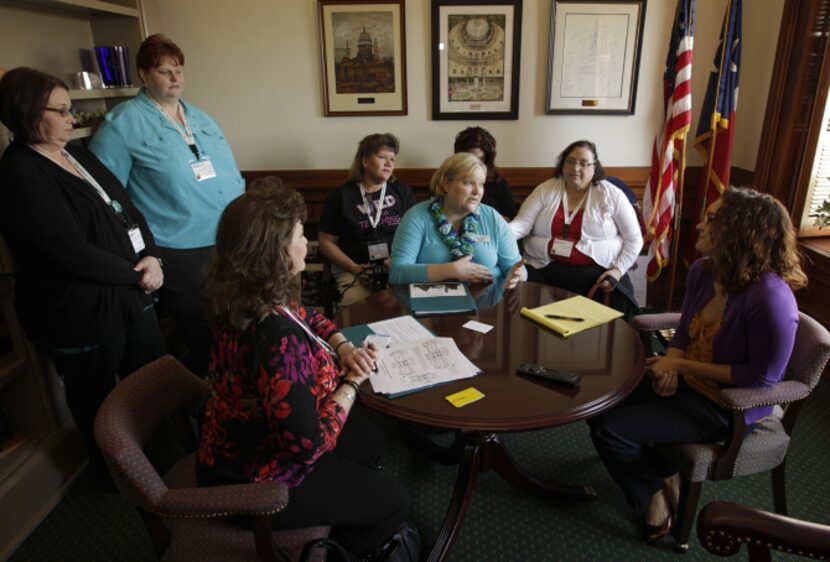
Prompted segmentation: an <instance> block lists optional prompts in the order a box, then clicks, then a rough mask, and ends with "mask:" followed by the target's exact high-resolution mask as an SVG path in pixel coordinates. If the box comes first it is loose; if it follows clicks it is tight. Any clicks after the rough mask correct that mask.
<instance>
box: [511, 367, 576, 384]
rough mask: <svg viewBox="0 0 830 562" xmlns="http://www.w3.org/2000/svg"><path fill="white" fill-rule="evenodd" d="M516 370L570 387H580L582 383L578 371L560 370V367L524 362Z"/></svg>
mask: <svg viewBox="0 0 830 562" xmlns="http://www.w3.org/2000/svg"><path fill="white" fill-rule="evenodd" d="M516 370H517V371H518V372H520V373H521V374H523V375H530V376H533V377H541V378H543V379H547V380H549V381H551V382H555V383H556V384H561V385H562V386H567V387H568V388H579V385H580V384H581V383H582V377H581V376H580V375H578V374H576V373H572V372H570V371H560V370H559V369H548V368H547V367H542V366H541V365H536V364H535V363H522V364H521V365H519V366H518V367H517V368H516Z"/></svg>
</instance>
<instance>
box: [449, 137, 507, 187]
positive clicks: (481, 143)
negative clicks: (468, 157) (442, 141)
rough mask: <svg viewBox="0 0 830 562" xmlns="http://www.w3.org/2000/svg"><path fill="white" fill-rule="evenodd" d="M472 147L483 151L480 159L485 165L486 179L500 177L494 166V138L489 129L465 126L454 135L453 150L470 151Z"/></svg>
mask: <svg viewBox="0 0 830 562" xmlns="http://www.w3.org/2000/svg"><path fill="white" fill-rule="evenodd" d="M474 148H480V149H481V151H482V152H483V153H484V158H482V159H481V160H482V162H484V165H485V166H487V180H488V181H492V180H499V179H501V174H500V173H499V169H498V168H497V167H496V139H495V137H493V135H491V134H490V131H488V130H487V129H484V128H482V127H467V128H466V129H464V130H463V131H461V132H460V133H458V134H457V135H455V146H454V152H470V151H471V150H472V149H474Z"/></svg>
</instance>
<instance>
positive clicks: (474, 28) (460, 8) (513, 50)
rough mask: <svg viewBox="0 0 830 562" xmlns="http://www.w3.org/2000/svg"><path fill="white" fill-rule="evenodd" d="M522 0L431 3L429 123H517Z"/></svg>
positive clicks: (469, 0) (433, 0)
mask: <svg viewBox="0 0 830 562" xmlns="http://www.w3.org/2000/svg"><path fill="white" fill-rule="evenodd" d="M521 36H522V0H477V1H471V0H432V118H433V119H467V120H470V119H518V117H519V51H520V46H521Z"/></svg>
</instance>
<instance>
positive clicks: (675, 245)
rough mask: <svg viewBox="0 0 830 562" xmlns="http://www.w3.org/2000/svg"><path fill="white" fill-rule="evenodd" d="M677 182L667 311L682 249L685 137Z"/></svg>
mask: <svg viewBox="0 0 830 562" xmlns="http://www.w3.org/2000/svg"><path fill="white" fill-rule="evenodd" d="M678 176H679V178H678V180H677V182H676V184H677V196H676V198H675V206H674V236H673V237H672V241H671V258H670V260H669V261H670V262H671V277H670V278H669V302H668V306H667V307H666V312H671V311H672V310H674V308H673V304H674V283H675V278H676V276H677V254H678V252H679V251H680V219H681V217H682V216H683V187H684V186H685V185H686V138H685V137H684V138H683V150H681V151H680V174H678Z"/></svg>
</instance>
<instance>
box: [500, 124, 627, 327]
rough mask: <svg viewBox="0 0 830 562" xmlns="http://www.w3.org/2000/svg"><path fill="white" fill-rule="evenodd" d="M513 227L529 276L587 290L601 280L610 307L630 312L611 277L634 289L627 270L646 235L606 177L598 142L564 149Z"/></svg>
mask: <svg viewBox="0 0 830 562" xmlns="http://www.w3.org/2000/svg"><path fill="white" fill-rule="evenodd" d="M510 227H511V228H512V229H513V234H514V235H515V236H516V238H517V239H524V253H525V258H526V259H527V264H528V268H527V270H528V275H527V279H528V281H535V282H537V283H547V284H549V285H554V286H556V287H561V288H563V289H568V290H569V291H573V292H575V293H580V294H583V295H584V294H587V293H588V291H590V289H591V287H593V286H594V284H596V283H602V287H603V290H605V291H609V292H610V291H613V293H612V294H611V306H613V307H614V308H616V309H617V310H620V311H622V312H624V313H630V312H631V309H632V308H633V306H632V304H631V303H630V301H629V300H628V298H627V297H626V296H624V295H623V294H622V293H621V292H620V291H614V284H612V282H611V281H608V280H607V278H608V277H613V278H614V279H616V280H617V281H619V282H620V284H621V285H623V286H624V287H626V288H627V289H628V292H629V293H633V292H634V287H633V285H632V284H631V281H630V280H629V278H628V270H629V269H630V268H631V266H632V265H634V263H635V262H636V261H637V256H638V255H639V254H640V249H641V248H642V247H643V235H642V233H641V232H640V224H639V222H638V221H637V215H636V213H635V212H634V208H633V207H632V206H631V204H630V203H629V202H628V200H627V199H626V198H625V195H624V194H623V192H622V191H621V190H620V189H618V188H617V187H615V186H614V185H612V184H611V183H610V182H608V181H606V180H605V170H604V169H603V167H602V163H600V161H599V156H598V155H597V147H596V145H595V144H594V143H592V142H591V141H587V140H578V141H575V142H572V143H571V144H569V145H568V146H567V147H566V148H565V150H563V151H562V152H561V153H560V154H559V157H558V159H557V163H556V173H555V174H554V177H553V178H551V179H549V180H547V181H545V182H543V183H541V184H539V185H538V186H536V188H535V189H534V190H533V192H532V193H531V194H530V195H529V196H528V198H527V199H525V201H524V203H522V207H521V209H519V214H518V215H516V218H515V219H513V220H512V221H511V222H510Z"/></svg>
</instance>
